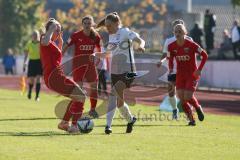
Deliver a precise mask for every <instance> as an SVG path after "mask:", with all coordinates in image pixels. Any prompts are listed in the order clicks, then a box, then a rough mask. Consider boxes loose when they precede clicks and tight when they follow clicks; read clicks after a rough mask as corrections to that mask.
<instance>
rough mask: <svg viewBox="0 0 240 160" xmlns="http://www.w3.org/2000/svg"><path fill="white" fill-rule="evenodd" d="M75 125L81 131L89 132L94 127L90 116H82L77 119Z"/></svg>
mask: <svg viewBox="0 0 240 160" xmlns="http://www.w3.org/2000/svg"><path fill="white" fill-rule="evenodd" d="M77 125H78V128H79V131H80V132H81V133H90V132H91V131H92V130H93V127H94V123H93V120H92V119H90V118H82V119H80V120H78V122H77Z"/></svg>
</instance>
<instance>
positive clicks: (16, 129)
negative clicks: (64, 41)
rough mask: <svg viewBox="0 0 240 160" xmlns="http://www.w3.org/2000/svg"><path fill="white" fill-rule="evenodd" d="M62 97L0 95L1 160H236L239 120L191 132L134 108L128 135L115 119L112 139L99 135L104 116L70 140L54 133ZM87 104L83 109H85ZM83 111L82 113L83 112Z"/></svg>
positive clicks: (208, 123)
mask: <svg viewBox="0 0 240 160" xmlns="http://www.w3.org/2000/svg"><path fill="white" fill-rule="evenodd" d="M62 99H63V97H57V96H56V95H54V94H42V95H41V101H40V102H35V101H34V100H31V101H30V100H27V99H26V97H25V96H21V95H20V93H19V92H18V91H9V90H3V89H0V144H1V146H0V160H15V159H19V160H31V159H33V160H37V159H44V160H55V159H57V160H60V159H64V160H72V159H74V160H76V159H80V160H81V159H82V160H112V159H115V160H128V159H130V160H165V159H166V160H175V159H176V160H192V159H194V160H205V159H206V160H228V159H229V160H237V159H239V157H240V117H238V116H219V115H213V114H207V115H206V119H205V121H204V122H199V121H197V126H196V127H189V126H186V124H187V123H186V121H185V120H184V119H183V118H182V119H180V120H179V121H171V120H167V119H166V117H164V115H168V116H169V117H170V116H171V113H159V111H158V107H157V106H156V107H153V106H152V107H151V106H144V105H135V106H132V107H131V110H132V112H133V113H134V114H135V115H136V116H137V117H138V118H139V120H138V121H137V123H136V126H135V127H134V131H133V133H132V134H125V129H126V127H125V125H126V122H125V121H124V120H123V119H121V118H120V116H119V115H118V114H117V115H116V116H115V118H116V119H115V120H114V122H113V124H114V125H113V134H111V135H105V134H104V125H105V121H106V119H105V116H102V117H101V118H100V119H98V120H94V123H95V127H94V130H93V131H92V132H91V133H90V134H85V135H69V134H67V133H65V132H63V131H60V130H58V129H57V124H58V122H59V119H57V118H56V116H55V114H54V106H55V105H56V103H58V102H59V101H60V100H62ZM88 102H89V101H88V100H87V103H86V106H89V103H88ZM87 110H88V109H86V111H87Z"/></svg>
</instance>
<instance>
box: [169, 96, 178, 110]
mask: <svg viewBox="0 0 240 160" xmlns="http://www.w3.org/2000/svg"><path fill="white" fill-rule="evenodd" d="M169 102H170V104H171V106H172V109H173V110H174V109H177V97H176V96H172V97H170V96H169Z"/></svg>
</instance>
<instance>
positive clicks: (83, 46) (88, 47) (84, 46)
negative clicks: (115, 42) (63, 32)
mask: <svg viewBox="0 0 240 160" xmlns="http://www.w3.org/2000/svg"><path fill="white" fill-rule="evenodd" d="M94 47H95V46H94V45H80V46H79V49H80V50H81V51H91V50H93V49H94Z"/></svg>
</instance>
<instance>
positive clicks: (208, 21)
mask: <svg viewBox="0 0 240 160" xmlns="http://www.w3.org/2000/svg"><path fill="white" fill-rule="evenodd" d="M215 27H216V17H215V15H213V14H212V13H210V11H209V9H207V10H206V11H205V15H204V33H205V41H206V50H207V53H208V54H210V50H212V49H213V48H214V45H213V44H214V31H215Z"/></svg>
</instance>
